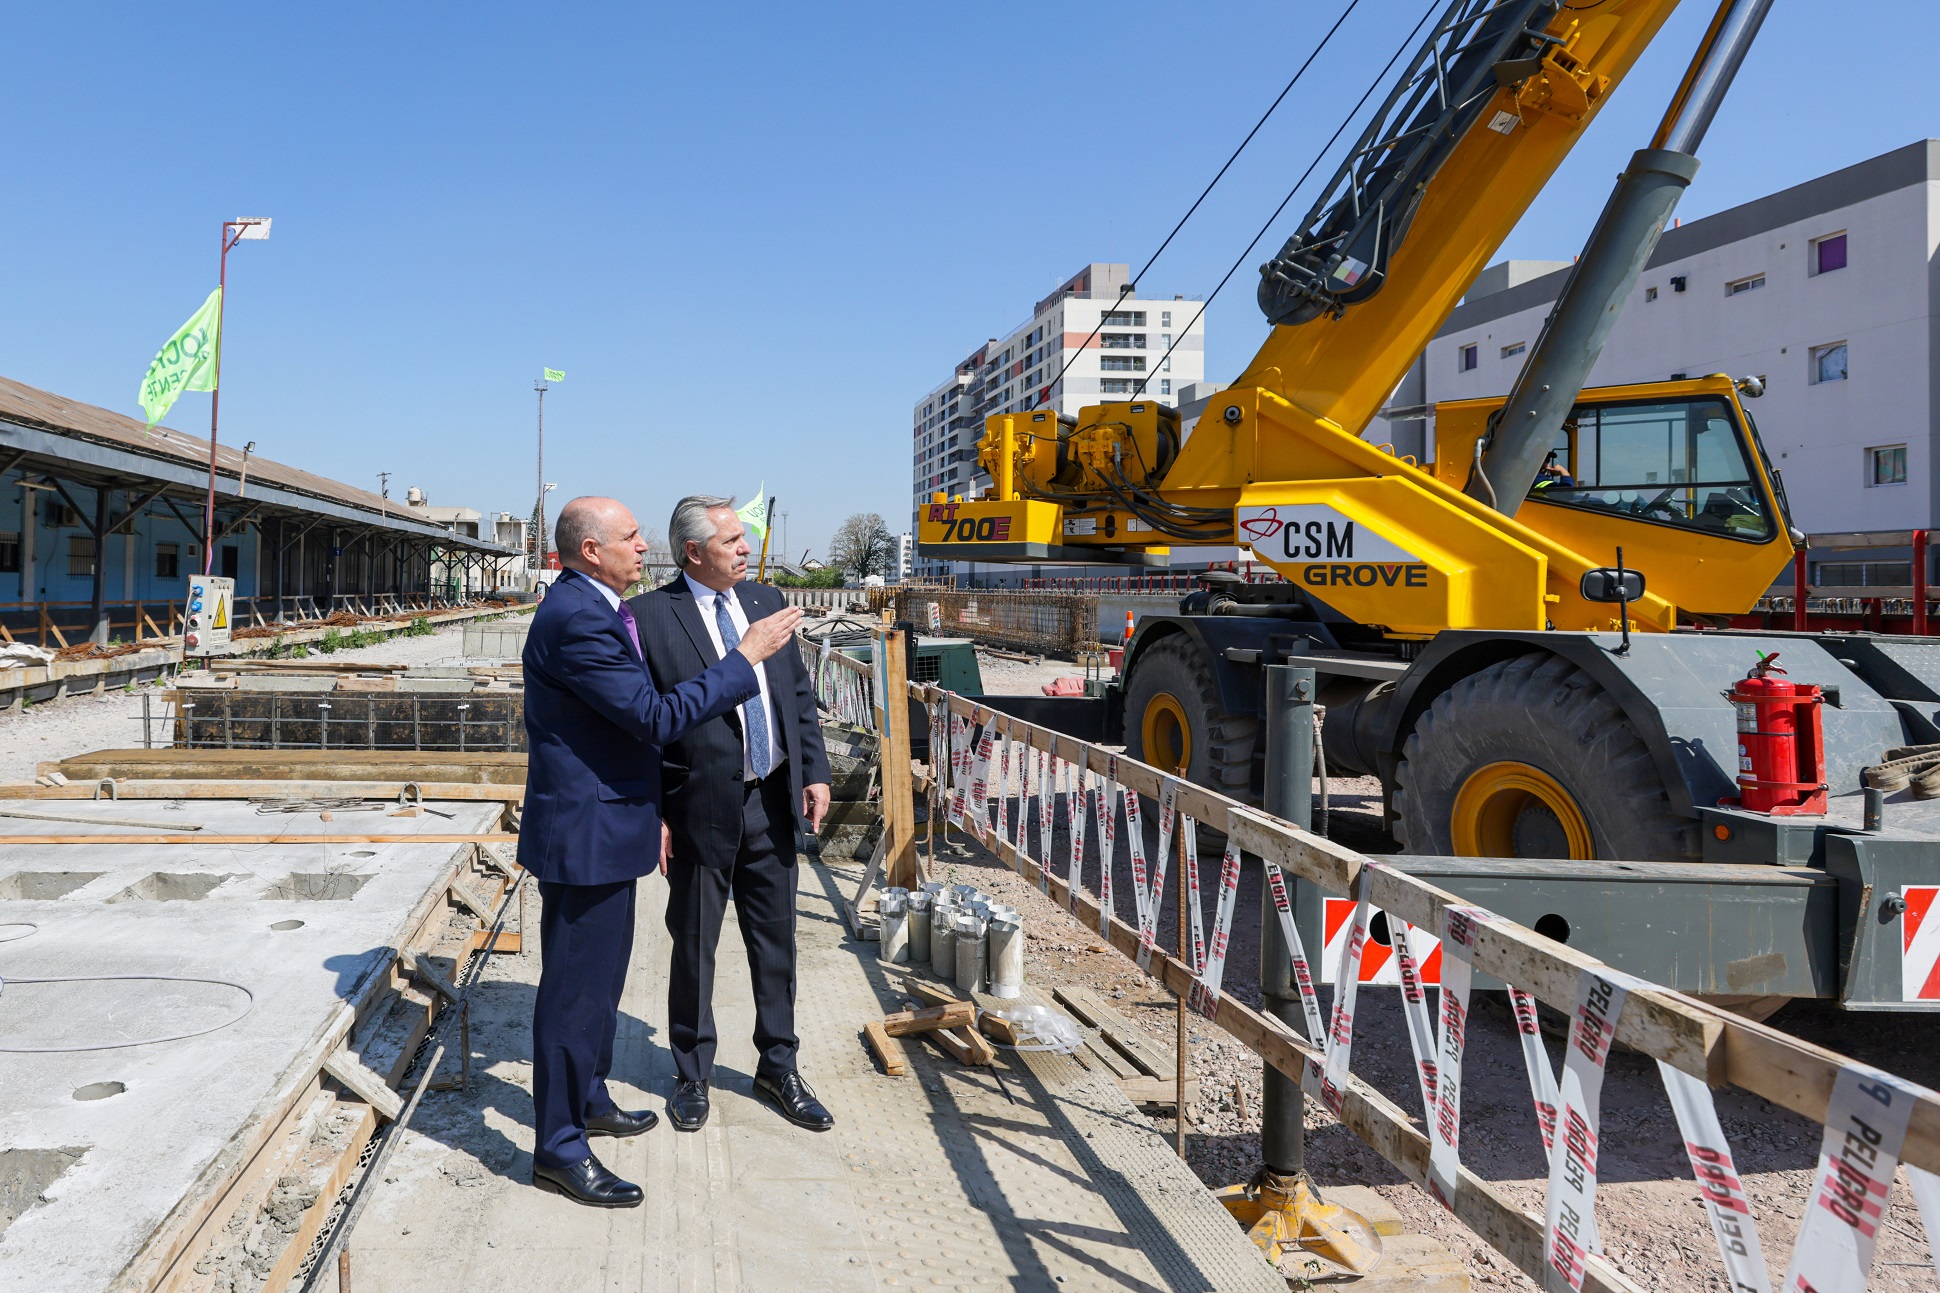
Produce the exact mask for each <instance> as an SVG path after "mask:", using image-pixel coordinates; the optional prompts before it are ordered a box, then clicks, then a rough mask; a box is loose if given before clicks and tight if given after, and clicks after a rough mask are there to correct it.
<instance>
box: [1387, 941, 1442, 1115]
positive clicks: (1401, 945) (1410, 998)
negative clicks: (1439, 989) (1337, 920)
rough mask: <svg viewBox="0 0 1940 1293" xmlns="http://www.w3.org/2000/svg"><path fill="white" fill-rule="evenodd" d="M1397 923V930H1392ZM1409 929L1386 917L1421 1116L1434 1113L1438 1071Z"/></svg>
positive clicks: (1425, 993)
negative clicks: (1399, 972) (1412, 1060)
mask: <svg viewBox="0 0 1940 1293" xmlns="http://www.w3.org/2000/svg"><path fill="white" fill-rule="evenodd" d="M1397 925H1399V926H1400V927H1401V932H1400V933H1399V934H1398V935H1397V934H1395V932H1394V930H1395V927H1396V926H1397ZM1413 932H1414V931H1413V929H1412V928H1411V927H1410V926H1409V925H1408V923H1407V922H1406V921H1398V920H1396V919H1395V918H1394V917H1393V915H1389V916H1388V934H1389V936H1390V938H1391V939H1392V940H1393V942H1394V959H1395V964H1396V965H1397V966H1399V967H1400V971H1401V1011H1402V1014H1403V1015H1405V1016H1406V1018H1407V1021H1408V1047H1409V1049H1410V1050H1412V1051H1413V1052H1414V1055H1415V1077H1416V1078H1417V1079H1418V1080H1419V1081H1420V1083H1421V1108H1422V1117H1423V1118H1424V1119H1432V1118H1433V1117H1434V1116H1435V1090H1436V1082H1437V1077H1438V1075H1439V1074H1440V1072H1441V1064H1440V1060H1439V1053H1438V1052H1437V1051H1436V1049H1435V1025H1434V1022H1433V1021H1432V1020H1431V1019H1430V1018H1429V1015H1428V990H1427V989H1426V988H1424V987H1423V986H1422V983H1421V967H1420V966H1419V965H1418V964H1416V963H1415V953H1414V949H1413V948H1411V947H1410V946H1409V945H1408V940H1409V935H1410V934H1411V933H1413Z"/></svg>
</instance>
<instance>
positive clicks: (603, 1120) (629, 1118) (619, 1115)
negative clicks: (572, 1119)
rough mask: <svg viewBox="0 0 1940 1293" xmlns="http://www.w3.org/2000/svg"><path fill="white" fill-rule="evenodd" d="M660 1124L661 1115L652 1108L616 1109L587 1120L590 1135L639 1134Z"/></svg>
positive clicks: (587, 1131)
mask: <svg viewBox="0 0 1940 1293" xmlns="http://www.w3.org/2000/svg"><path fill="white" fill-rule="evenodd" d="M659 1125H660V1115H659V1114H657V1113H655V1112H654V1111H653V1110H651V1109H637V1110H628V1109H615V1110H613V1111H612V1112H611V1113H603V1114H600V1115H598V1116H597V1117H593V1118H588V1119H587V1120H586V1134H587V1135H588V1136H638V1135H639V1134H640V1133H641V1132H643V1131H652V1130H653V1129H654V1128H655V1127H658V1126H659Z"/></svg>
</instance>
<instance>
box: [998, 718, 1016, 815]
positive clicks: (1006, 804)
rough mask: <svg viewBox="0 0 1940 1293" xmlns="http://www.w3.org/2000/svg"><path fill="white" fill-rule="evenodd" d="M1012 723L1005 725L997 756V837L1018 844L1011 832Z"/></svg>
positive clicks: (1007, 722) (1006, 722)
mask: <svg viewBox="0 0 1940 1293" xmlns="http://www.w3.org/2000/svg"><path fill="white" fill-rule="evenodd" d="M1011 744H1012V742H1011V739H1010V723H1009V721H1008V720H1006V721H1005V723H1004V744H1003V748H1002V749H1001V750H1000V751H999V752H998V755H997V837H998V838H999V839H1002V840H1007V841H1009V842H1010V843H1011V844H1013V845H1014V844H1016V843H1017V840H1016V838H1015V837H1014V836H1013V835H1012V834H1011V830H1010V747H1011Z"/></svg>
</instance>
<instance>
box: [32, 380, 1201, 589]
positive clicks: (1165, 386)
mask: <svg viewBox="0 0 1940 1293" xmlns="http://www.w3.org/2000/svg"><path fill="white" fill-rule="evenodd" d="M1159 394H1161V395H1170V394H1172V379H1171V378H1170V377H1164V378H1160V379H1159ZM0 560H4V558H0ZM14 568H15V569H19V567H18V566H16V567H14Z"/></svg>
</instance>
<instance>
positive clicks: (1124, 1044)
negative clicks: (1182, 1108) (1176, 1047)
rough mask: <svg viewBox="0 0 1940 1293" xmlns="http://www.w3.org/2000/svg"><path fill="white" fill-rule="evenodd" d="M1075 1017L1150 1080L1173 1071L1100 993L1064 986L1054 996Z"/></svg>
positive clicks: (1169, 1064)
mask: <svg viewBox="0 0 1940 1293" xmlns="http://www.w3.org/2000/svg"><path fill="white" fill-rule="evenodd" d="M1051 995H1052V996H1053V997H1054V998H1055V999H1056V1000H1057V1001H1058V1002H1059V1003H1060V1004H1061V1005H1063V1006H1064V1008H1065V1009H1067V1010H1069V1011H1070V1012H1071V1014H1072V1017H1073V1018H1075V1019H1077V1020H1079V1021H1080V1022H1081V1023H1085V1024H1089V1025H1090V1026H1091V1027H1093V1028H1096V1029H1097V1030H1098V1032H1099V1035H1100V1036H1102V1037H1103V1038H1104V1039H1105V1040H1106V1041H1107V1042H1109V1043H1110V1044H1111V1046H1112V1048H1113V1049H1114V1050H1116V1051H1117V1052H1118V1053H1119V1054H1120V1055H1123V1056H1124V1057H1125V1059H1126V1060H1127V1061H1128V1062H1129V1063H1130V1064H1131V1065H1132V1067H1133V1068H1135V1069H1137V1070H1138V1071H1139V1072H1140V1073H1143V1074H1144V1075H1145V1076H1147V1077H1153V1078H1157V1077H1165V1076H1167V1075H1169V1074H1170V1073H1171V1072H1172V1069H1173V1065H1172V1063H1171V1061H1169V1060H1167V1059H1166V1058H1165V1057H1164V1056H1162V1055H1160V1054H1159V1053H1158V1052H1157V1051H1156V1050H1154V1049H1153V1048H1152V1044H1151V1043H1150V1042H1149V1041H1147V1040H1146V1039H1145V1038H1144V1037H1142V1036H1140V1034H1139V1032H1138V1030H1137V1029H1136V1028H1134V1027H1133V1026H1132V1024H1131V1022H1130V1021H1129V1020H1127V1019H1126V1018H1125V1016H1123V1015H1121V1014H1119V1013H1118V1012H1117V1011H1116V1010H1113V1009H1112V1008H1111V1007H1110V1006H1108V1005H1106V1004H1105V1003H1104V1002H1103V1001H1101V1000H1099V998H1098V994H1097V993H1095V992H1093V991H1092V990H1091V989H1090V988H1085V987H1078V986H1072V987H1061V988H1058V989H1056V990H1055V991H1053V992H1052V994H1051Z"/></svg>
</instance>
